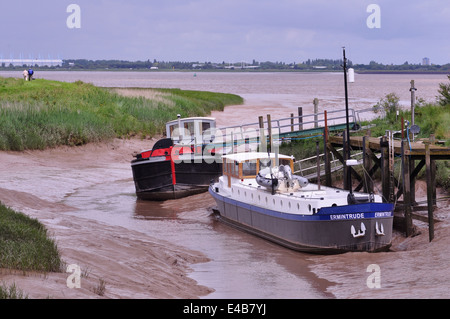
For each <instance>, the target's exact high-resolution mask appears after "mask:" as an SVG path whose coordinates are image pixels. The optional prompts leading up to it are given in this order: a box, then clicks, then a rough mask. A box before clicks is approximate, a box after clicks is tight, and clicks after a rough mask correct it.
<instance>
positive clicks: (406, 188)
mask: <svg viewBox="0 0 450 319" xmlns="http://www.w3.org/2000/svg"><path fill="white" fill-rule="evenodd" d="M407 149H408V141H406V140H403V141H402V172H403V207H404V212H405V229H406V237H409V236H411V235H412V234H413V223H412V214H411V197H410V195H411V194H410V189H411V188H410V185H411V184H410V180H409V158H408V156H407V155H406V154H405V150H407Z"/></svg>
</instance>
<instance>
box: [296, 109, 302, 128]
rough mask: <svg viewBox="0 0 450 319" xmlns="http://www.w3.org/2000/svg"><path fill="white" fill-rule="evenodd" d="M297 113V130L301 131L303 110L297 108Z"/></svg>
mask: <svg viewBox="0 0 450 319" xmlns="http://www.w3.org/2000/svg"><path fill="white" fill-rule="evenodd" d="M297 112H298V130H299V131H303V108H302V107H299V108H298V109H297Z"/></svg>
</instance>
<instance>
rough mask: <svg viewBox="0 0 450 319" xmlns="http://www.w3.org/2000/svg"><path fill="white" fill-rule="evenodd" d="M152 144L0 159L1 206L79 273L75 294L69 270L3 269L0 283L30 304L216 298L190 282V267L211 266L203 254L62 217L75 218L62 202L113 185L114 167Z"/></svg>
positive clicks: (133, 142)
mask: <svg viewBox="0 0 450 319" xmlns="http://www.w3.org/2000/svg"><path fill="white" fill-rule="evenodd" d="M154 141H156V139H153V140H140V139H124V140H121V139H115V140H112V141H110V142H107V143H101V144H89V145H85V146H81V147H58V148H55V149H49V150H45V151H24V152H0V162H1V163H2V165H1V168H0V175H1V176H2V177H1V180H0V201H1V202H2V203H3V204H4V205H6V206H9V207H11V208H13V209H15V210H17V211H20V212H23V213H25V214H27V215H29V216H30V217H33V218H37V219H38V220H39V221H40V222H41V223H43V224H44V225H45V226H46V228H47V229H48V233H49V236H50V237H51V238H53V239H54V240H55V242H56V244H57V246H58V249H59V251H60V253H61V257H62V259H63V261H64V263H65V264H66V265H67V266H69V265H73V264H74V265H77V266H79V268H80V270H81V278H80V288H70V287H69V286H73V285H71V284H70V283H72V277H70V276H71V275H73V271H70V272H66V270H67V269H66V268H64V269H62V271H61V272H60V273H36V272H22V271H16V270H10V269H0V281H1V282H2V283H3V284H4V285H5V286H7V287H8V286H10V285H12V284H15V285H16V287H17V288H18V289H20V290H21V291H22V292H23V293H24V294H25V295H27V296H28V298H33V299H34V298H53V299H66V298H67V299H70V298H78V299H88V298H133V299H138V298H148V299H152V298H155V299H159V298H199V297H201V296H204V295H207V294H209V293H210V292H211V291H213V290H212V289H210V288H207V287H204V286H201V285H198V284H197V282H196V281H195V280H193V279H191V278H190V277H188V274H189V272H190V266H191V265H192V264H194V263H201V262H207V261H208V258H207V257H206V256H205V255H204V254H202V253H201V252H198V251H192V250H189V249H186V248H184V247H179V246H177V245H174V244H172V243H169V242H166V241H163V240H160V239H157V238H154V237H152V236H151V235H150V234H145V233H142V232H137V231H133V230H130V229H127V228H125V227H120V226H111V225H105V224H103V223H101V222H97V221H95V220H91V219H86V218H82V217H77V216H76V215H73V214H65V213H64V212H69V211H74V210H75V211H76V209H75V208H73V207H70V206H68V205H66V204H64V203H63V202H62V201H63V199H64V196H66V195H67V194H70V193H71V192H74V191H76V189H77V187H80V186H86V185H89V184H94V183H100V182H108V180H109V179H111V178H115V177H117V176H113V175H114V174H115V172H114V168H112V169H111V163H114V164H113V166H114V165H118V166H122V167H123V166H124V165H129V163H130V160H131V159H132V155H133V153H136V152H138V151H141V150H143V149H148V148H151V146H152V144H153V143H154ZM129 173H130V174H131V170H130V172H129ZM111 176H113V177H111ZM130 176H131V175H130ZM69 277H70V278H69ZM68 280H69V281H70V282H69V285H68Z"/></svg>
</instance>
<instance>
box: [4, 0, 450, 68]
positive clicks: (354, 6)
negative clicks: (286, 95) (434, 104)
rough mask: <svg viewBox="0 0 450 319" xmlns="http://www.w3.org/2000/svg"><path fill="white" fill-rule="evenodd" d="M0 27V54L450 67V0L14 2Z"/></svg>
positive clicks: (7, 7) (8, 4)
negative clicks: (341, 61) (76, 8)
mask: <svg viewBox="0 0 450 319" xmlns="http://www.w3.org/2000/svg"><path fill="white" fill-rule="evenodd" d="M70 4H77V5H78V6H79V9H80V10H79V15H76V16H73V14H76V12H75V11H70V12H67V7H68V6H69V5H70ZM370 4H376V5H378V7H379V9H380V11H379V13H380V14H379V19H377V17H375V16H371V15H372V14H375V13H376V12H375V11H370V12H367V9H368V6H369V5H370ZM369 16H371V17H374V18H375V19H376V20H371V21H372V22H380V25H379V28H377V27H374V28H369V26H368V24H367V19H368V18H369ZM69 17H71V18H74V19H71V20H70V21H72V22H79V23H80V24H79V26H80V27H79V28H77V27H73V28H70V27H69V25H68V23H67V19H68V18H69ZM78 17H79V19H78ZM75 20H76V21H75ZM72 26H73V25H72ZM372 26H373V25H372ZM0 27H1V30H2V35H1V46H0V55H1V56H0V57H3V58H19V57H20V56H23V57H24V58H38V57H41V58H47V57H49V56H51V57H54V58H56V57H59V58H62V59H80V58H85V59H123V60H130V61H136V60H147V59H150V60H153V59H156V60H165V61H199V62H205V61H211V62H222V61H225V62H239V61H246V62H251V61H252V60H253V59H255V60H257V61H282V62H286V63H291V62H297V63H298V62H302V61H306V60H307V59H309V58H311V59H314V58H329V59H339V58H341V56H342V46H345V47H346V52H347V57H348V58H349V59H350V60H352V61H353V62H354V63H369V62H370V61H372V60H373V61H376V62H379V63H384V64H390V63H394V64H401V63H404V62H405V61H408V62H409V63H420V62H421V61H422V58H423V57H429V58H430V59H431V62H432V63H436V64H446V63H450V1H449V0H427V1H419V0H409V1H407V0H159V1H154V0H147V1H145V0H128V1H125V0H122V1H119V0H108V1H106V0H67V1H65V0H40V1H36V0H14V1H2V5H1V9H0Z"/></svg>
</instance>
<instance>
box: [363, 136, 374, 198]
mask: <svg viewBox="0 0 450 319" xmlns="http://www.w3.org/2000/svg"><path fill="white" fill-rule="evenodd" d="M369 151H370V149H369V137H368V136H367V135H366V136H364V137H363V166H364V181H365V183H364V191H365V192H366V193H373V182H372V178H371V176H370V175H369V170H370V162H371V158H370V153H369Z"/></svg>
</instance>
